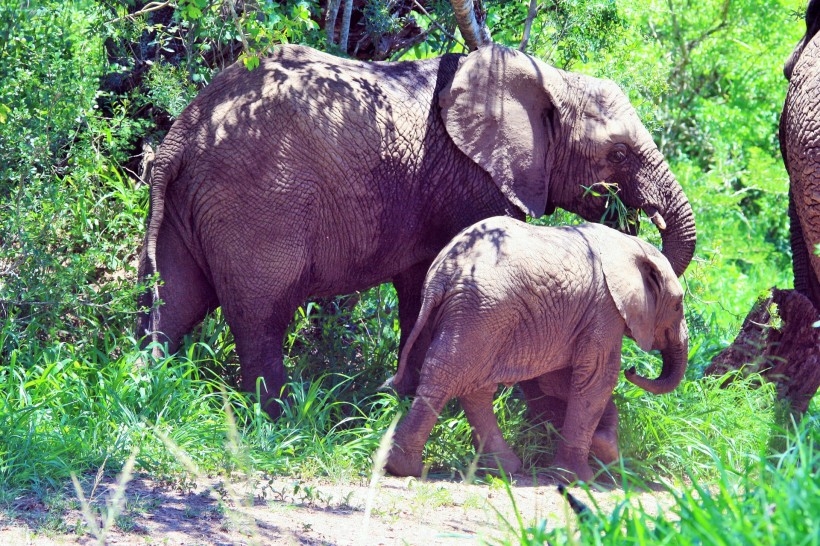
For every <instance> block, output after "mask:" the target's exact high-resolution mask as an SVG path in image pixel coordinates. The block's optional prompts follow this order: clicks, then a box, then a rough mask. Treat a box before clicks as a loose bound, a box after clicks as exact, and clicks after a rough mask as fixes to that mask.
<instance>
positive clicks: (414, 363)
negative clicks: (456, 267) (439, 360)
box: [393, 262, 431, 396]
mask: <svg viewBox="0 0 820 546" xmlns="http://www.w3.org/2000/svg"><path fill="white" fill-rule="evenodd" d="M429 267H430V262H422V263H419V264H416V265H414V266H413V267H411V268H410V269H408V270H407V271H405V272H403V273H401V274H400V275H396V276H395V277H394V278H393V286H394V287H395V288H396V294H397V296H398V298H399V327H400V328H401V339H400V341H399V352H398V354H399V355H401V352H402V350H403V349H404V345H405V343H406V342H407V336H409V335H410V332H412V331H413V325H415V324H416V319H417V318H418V316H419V310H420V309H421V301H422V286H423V285H424V277H425V276H426V275H427V269H428V268H429ZM430 340H431V327H430V326H427V327H425V329H424V331H422V332H421V334H420V335H419V337H418V338H417V339H416V342H415V343H414V344H413V348H412V349H411V352H410V357H409V358H408V359H407V372H406V373H405V374H404V375H403V379H402V382H401V383H400V384H395V383H394V384H393V388H394V389H395V391H396V392H397V393H398V394H400V395H402V396H410V395H413V394H415V393H416V388H417V387H418V385H419V376H420V375H421V366H422V364H423V363H424V357H425V354H426V352H427V347H429V345H430Z"/></svg>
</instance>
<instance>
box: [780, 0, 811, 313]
mask: <svg viewBox="0 0 820 546" xmlns="http://www.w3.org/2000/svg"><path fill="white" fill-rule="evenodd" d="M818 29H820V0H812V1H811V2H809V4H808V7H807V8H806V34H805V35H804V36H803V38H802V39H801V40H800V41H799V42H798V43H797V46H796V47H795V48H794V51H793V52H792V54H791V55H790V56H789V58H788V60H787V61H786V65H785V67H784V69H783V72H784V74H785V76H786V79H788V80H789V91H788V93H787V95H786V103H785V105H784V106H783V114H782V115H781V117H780V148H781V151H782V152H783V162H784V163H785V165H786V170H787V171H788V172H789V181H790V187H789V217H790V220H791V247H792V261H793V268H794V288H795V289H796V290H797V291H798V292H800V293H802V294H804V295H805V296H806V297H808V298H809V299H810V300H811V301H812V303H813V304H814V306H815V307H816V308H817V309H818V310H820V256H818V255H817V254H816V252H815V248H816V246H817V245H818V244H820V38H819V37H818V36H817V31H818Z"/></svg>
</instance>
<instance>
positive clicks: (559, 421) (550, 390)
mask: <svg viewBox="0 0 820 546" xmlns="http://www.w3.org/2000/svg"><path fill="white" fill-rule="evenodd" d="M571 381H572V368H562V369H560V370H555V371H553V372H548V373H545V374H542V375H539V376H538V377H536V378H535V379H530V380H528V381H521V382H520V383H519V384H518V386H519V388H520V389H521V391H522V392H523V394H524V398H525V400H526V401H527V419H528V420H529V421H530V422H531V423H534V424H538V423H549V424H550V425H552V427H553V428H554V429H555V430H559V431H560V430H561V427H563V426H564V420H565V419H566V413H567V396H568V393H569V392H570V386H571V384H572V383H571ZM618 423H619V416H618V407H617V406H616V405H615V403H614V402H613V401H612V398H610V399H609V401H608V402H607V404H606V407H605V408H604V413H603V415H601V419H600V420H599V421H598V427H597V428H596V429H595V432H594V433H593V434H592V444H591V445H590V449H589V452H590V454H591V455H593V456H594V457H595V458H596V459H598V460H599V461H600V462H602V463H603V464H610V463H613V462H615V461H617V460H618V457H620V450H619V449H618Z"/></svg>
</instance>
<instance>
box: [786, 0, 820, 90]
mask: <svg viewBox="0 0 820 546" xmlns="http://www.w3.org/2000/svg"><path fill="white" fill-rule="evenodd" d="M818 30H820V0H811V1H810V2H809V5H808V6H806V33H805V34H804V35H803V37H802V38H800V41H799V42H797V45H796V46H794V50H792V52H791V55H789V57H788V58H787V59H786V63H785V64H784V65H783V75H784V76H786V79H787V80H791V79H792V72H793V71H794V66H795V65H796V64H797V61H798V60H799V59H800V55H801V54H802V53H803V49H804V48H805V47H806V44H808V43H809V42H810V41H811V39H812V38H814V35H815V34H817V31H818Z"/></svg>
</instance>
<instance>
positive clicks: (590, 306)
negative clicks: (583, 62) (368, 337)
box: [386, 217, 688, 481]
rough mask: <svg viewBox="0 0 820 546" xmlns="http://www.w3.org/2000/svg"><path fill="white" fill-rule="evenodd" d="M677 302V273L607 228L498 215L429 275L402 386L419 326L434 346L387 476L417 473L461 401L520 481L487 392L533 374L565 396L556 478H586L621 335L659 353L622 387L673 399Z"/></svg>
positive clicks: (678, 365) (404, 358)
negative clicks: (658, 364)
mask: <svg viewBox="0 0 820 546" xmlns="http://www.w3.org/2000/svg"><path fill="white" fill-rule="evenodd" d="M682 301H683V290H682V289H681V285H680V283H679V282H678V279H677V277H676V275H675V272H674V271H673V270H672V267H671V266H670V265H669V262H668V260H667V259H666V258H664V256H663V255H662V254H661V253H660V252H659V251H658V250H657V249H655V248H654V247H653V246H652V245H650V244H648V243H646V242H644V241H642V240H640V239H638V238H636V237H632V236H629V235H625V234H622V233H619V232H617V231H615V230H613V229H610V228H607V227H605V226H601V225H597V224H584V225H582V226H576V227H562V228H547V227H537V226H533V225H530V224H526V223H523V222H520V221H518V220H515V219H512V218H507V217H495V218H490V219H487V220H483V221H481V222H478V223H477V224H475V225H474V226H471V227H469V228H467V229H466V230H465V231H464V232H462V233H461V234H459V235H458V236H457V237H456V238H455V239H454V240H453V241H452V242H451V243H450V244H449V245H447V247H445V248H444V250H442V252H441V254H439V256H438V257H437V258H436V260H435V261H434V262H433V264H432V265H431V267H430V271H429V272H428V274H427V278H426V280H425V283H424V298H423V302H422V307H421V312H420V314H419V318H418V321H417V323H416V325H415V327H414V328H413V331H412V332H411V333H410V336H409V338H408V341H407V345H406V346H405V348H404V351H403V352H402V354H401V359H400V362H399V369H398V372H397V373H396V377H395V379H396V380H397V381H399V382H400V381H401V380H402V376H403V374H404V373H406V371H407V367H408V356H409V353H410V350H411V349H413V348H414V346H415V344H416V343H418V338H419V335H420V333H421V332H422V331H424V330H425V329H426V328H427V326H428V325H429V326H430V327H431V328H432V337H431V341H429V342H425V343H424V344H423V349H424V351H425V360H424V364H423V366H422V369H421V380H420V383H419V385H418V389H417V391H416V398H415V400H414V401H413V404H412V406H411V409H410V411H409V412H408V414H407V416H406V417H405V418H404V419H403V420H402V421H401V423H400V424H399V426H398V427H397V429H396V432H395V436H394V439H393V441H394V445H393V448H392V449H391V451H390V455H389V457H388V461H387V465H386V469H387V470H388V471H389V472H391V473H392V474H395V475H399V476H408V475H409V476H418V475H420V474H421V471H422V449H423V448H424V444H425V443H426V441H427V438H428V436H429V434H430V431H431V430H432V428H433V425H434V424H435V422H436V419H437V418H438V415H439V413H440V412H441V410H442V408H443V407H444V405H445V403H446V402H447V401H448V400H450V399H452V398H458V399H459V401H460V402H461V405H462V407H463V408H464V412H465V414H466V415H467V419H468V421H469V422H470V425H471V426H472V428H473V442H474V444H475V446H476V449H477V450H479V451H481V452H483V453H484V454H486V457H487V459H488V462H489V463H490V464H493V462H494V461H497V462H498V463H499V466H500V467H501V468H503V469H504V470H505V471H507V472H516V471H517V470H518V469H519V468H520V466H521V461H520V459H519V458H518V457H517V456H516V455H515V453H514V452H513V451H512V450H511V449H510V447H509V446H508V445H507V444H506V442H505V441H504V439H503V437H502V435H501V431H500V430H499V428H498V422H497V420H496V418H495V415H494V414H493V409H492V400H493V395H494V393H495V391H496V389H497V387H498V384H499V383H502V384H508V385H510V384H513V383H516V382H518V381H522V380H526V379H533V378H535V379H536V380H537V381H538V382H539V383H541V384H542V385H543V387H542V388H544V389H545V390H547V391H550V390H552V393H553V394H556V393H555V390H559V389H567V390H566V391H565V394H564V396H563V397H564V398H565V399H566V400H567V410H566V417H565V419H564V422H563V425H562V426H561V430H560V432H561V439H560V440H559V445H558V449H557V452H556V457H555V460H554V463H553V465H554V467H555V470H556V473H557V474H558V475H559V476H561V477H563V478H564V479H567V480H572V479H580V480H584V481H590V480H591V479H592V478H593V473H592V469H591V468H590V466H589V463H588V456H589V450H590V446H591V444H592V441H593V435H594V433H595V431H596V428H597V427H598V424H599V421H600V419H601V417H602V415H604V413H605V410H606V411H607V413H608V414H609V417H610V418H611V411H612V409H613V408H614V405H612V401H611V398H612V390H613V389H614V388H615V384H616V382H617V379H618V373H619V371H620V365H621V343H622V341H623V336H624V335H628V336H630V337H632V338H633V339H635V341H636V342H637V344H638V345H639V346H640V347H641V348H642V349H644V350H651V349H658V350H660V351H661V355H662V358H663V370H662V371H661V374H660V376H659V377H658V378H657V379H648V378H645V377H642V376H640V375H638V374H637V373H636V372H635V370H634V369H630V370H628V371H627V372H626V377H627V379H628V380H629V381H631V382H633V383H635V384H636V385H639V386H641V387H642V388H644V389H646V390H648V391H650V392H653V393H666V392H670V391H671V390H673V389H674V388H675V387H677V386H678V384H679V383H680V381H681V379H682V378H683V375H684V372H685V371H686V364H687V355H688V335H687V330H686V321H685V319H684V315H683V303H682ZM551 382H552V383H553V385H552V387H551V386H550V383H551ZM616 415H617V413H616ZM616 441H617V439H616ZM615 450H616V453H617V444H616V445H615Z"/></svg>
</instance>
